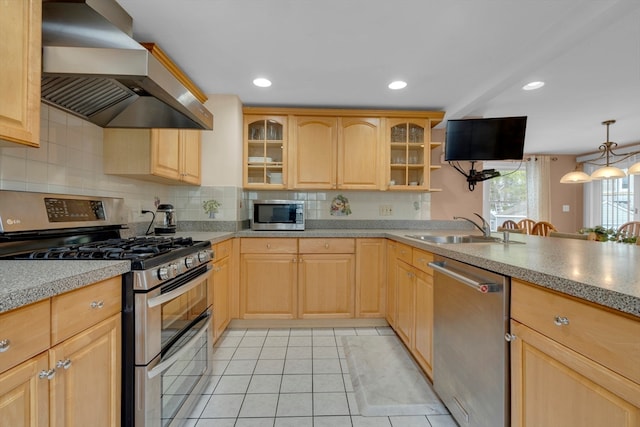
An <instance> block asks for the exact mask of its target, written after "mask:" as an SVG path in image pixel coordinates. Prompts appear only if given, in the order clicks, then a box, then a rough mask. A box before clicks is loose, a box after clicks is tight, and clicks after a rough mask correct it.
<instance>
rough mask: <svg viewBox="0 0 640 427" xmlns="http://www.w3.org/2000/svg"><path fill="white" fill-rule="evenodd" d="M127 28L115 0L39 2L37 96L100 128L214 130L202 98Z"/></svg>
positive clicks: (125, 17) (126, 18) (129, 23)
mask: <svg viewBox="0 0 640 427" xmlns="http://www.w3.org/2000/svg"><path fill="white" fill-rule="evenodd" d="M132 28H133V21H132V19H131V16H129V14H127V12H126V11H125V10H124V9H123V8H122V7H121V6H120V5H119V4H117V3H116V2H115V0H43V3H42V101H43V102H45V103H47V104H50V105H53V106H55V107H57V108H61V109H63V110H65V111H68V112H70V113H72V114H75V115H77V116H79V117H81V118H83V119H85V120H88V121H90V122H93V123H95V124H97V125H98V126H101V127H114V128H190V129H213V114H211V112H210V111H209V110H207V108H206V107H205V106H204V102H205V101H206V96H204V94H202V93H200V91H199V90H198V89H197V87H195V85H194V84H193V83H192V82H191V81H190V80H189V79H188V78H187V77H186V76H185V75H184V74H181V72H180V71H179V69H178V67H177V66H175V65H174V64H172V63H170V62H169V61H170V60H169V59H168V57H166V56H165V55H164V54H163V53H162V51H160V50H159V49H158V48H157V47H156V46H154V45H153V44H149V45H148V48H145V46H143V45H141V44H140V43H138V42H136V41H135V40H133V38H132V34H133V30H132ZM150 50H152V51H153V53H152V52H151V51H150ZM171 70H173V72H172V71H171Z"/></svg>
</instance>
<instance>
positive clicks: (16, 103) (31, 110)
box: [0, 0, 42, 147]
mask: <svg viewBox="0 0 640 427" xmlns="http://www.w3.org/2000/svg"><path fill="white" fill-rule="evenodd" d="M0 28H2V49H1V52H0V56H2V60H1V61H0V76H2V78H1V79H0V146H5V145H13V144H21V145H27V146H30V147H39V146H40V75H41V66H40V64H41V57H42V52H41V49H40V47H41V45H42V40H41V39H42V37H41V28H42V2H41V1H40V0H23V1H4V2H1V3H0Z"/></svg>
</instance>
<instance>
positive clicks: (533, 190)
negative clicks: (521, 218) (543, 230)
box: [527, 156, 551, 221]
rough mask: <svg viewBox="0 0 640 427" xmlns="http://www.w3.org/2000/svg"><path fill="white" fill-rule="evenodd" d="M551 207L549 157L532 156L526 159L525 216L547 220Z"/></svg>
mask: <svg viewBox="0 0 640 427" xmlns="http://www.w3.org/2000/svg"><path fill="white" fill-rule="evenodd" d="M550 207H551V157H550V156H532V157H530V158H529V159H528V160H527V216H528V217H529V218H531V219H533V220H535V221H549V220H550Z"/></svg>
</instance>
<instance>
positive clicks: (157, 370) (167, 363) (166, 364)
mask: <svg viewBox="0 0 640 427" xmlns="http://www.w3.org/2000/svg"><path fill="white" fill-rule="evenodd" d="M209 316H211V315H209ZM210 325H211V322H210V321H206V322H205V323H204V326H203V327H202V328H200V330H199V331H198V332H197V333H196V334H195V335H194V336H193V338H191V339H190V340H189V342H187V343H186V344H185V345H184V346H183V347H182V348H181V349H180V350H178V351H176V352H175V353H174V354H172V355H171V357H169V358H167V359H166V360H163V361H162V362H160V363H158V364H157V365H156V366H155V367H154V368H153V369H151V370H150V371H149V372H147V377H149V379H151V378H153V377H155V376H157V375H159V374H161V373H162V372H164V371H166V370H167V369H169V368H170V367H171V366H172V365H173V364H174V363H176V362H177V361H178V360H180V358H182V356H184V355H185V354H186V352H187V351H189V350H191V348H192V347H194V346H195V345H196V344H197V343H198V340H199V339H200V338H202V336H203V335H204V334H205V333H206V332H207V331H208V330H209V326H210Z"/></svg>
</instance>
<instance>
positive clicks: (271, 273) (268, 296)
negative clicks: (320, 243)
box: [240, 238, 298, 319]
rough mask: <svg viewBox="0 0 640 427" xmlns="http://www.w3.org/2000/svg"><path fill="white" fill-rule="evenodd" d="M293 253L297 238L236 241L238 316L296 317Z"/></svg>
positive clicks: (246, 317) (260, 317)
mask: <svg viewBox="0 0 640 427" xmlns="http://www.w3.org/2000/svg"><path fill="white" fill-rule="evenodd" d="M297 256H298V240H297V239H287V238H248V239H241V240H240V318H242V319H295V318H296V317H297V316H298V308H297V305H298V286H297V275H298V274H297V267H298V265H297V262H296V261H297Z"/></svg>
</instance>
